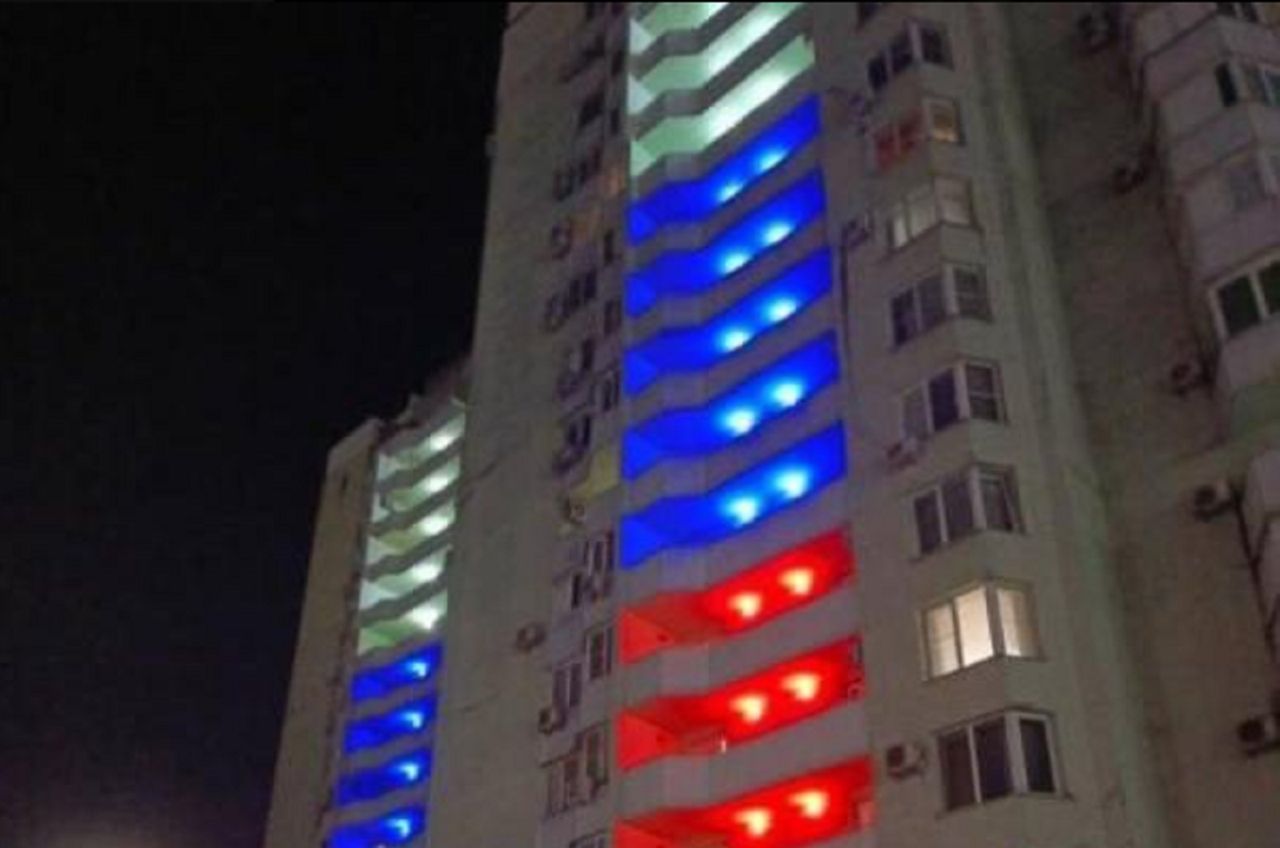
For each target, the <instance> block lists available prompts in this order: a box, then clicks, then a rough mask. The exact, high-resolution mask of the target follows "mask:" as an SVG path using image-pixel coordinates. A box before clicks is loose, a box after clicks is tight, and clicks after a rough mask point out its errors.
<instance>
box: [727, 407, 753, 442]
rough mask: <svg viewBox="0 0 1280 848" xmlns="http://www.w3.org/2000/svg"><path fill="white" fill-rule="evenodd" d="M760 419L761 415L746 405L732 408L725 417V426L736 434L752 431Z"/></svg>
mask: <svg viewBox="0 0 1280 848" xmlns="http://www.w3.org/2000/svg"><path fill="white" fill-rule="evenodd" d="M759 420H760V417H759V416H758V415H756V413H755V412H754V411H752V410H750V409H747V408H745V407H739V408H737V409H733V410H730V411H729V412H728V413H727V414H726V415H725V416H724V419H723V421H724V428H725V429H726V430H728V431H729V432H730V433H732V434H733V435H735V436H742V435H745V434H747V433H750V432H751V430H752V429H753V428H755V426H756V423H757V422H758V421H759Z"/></svg>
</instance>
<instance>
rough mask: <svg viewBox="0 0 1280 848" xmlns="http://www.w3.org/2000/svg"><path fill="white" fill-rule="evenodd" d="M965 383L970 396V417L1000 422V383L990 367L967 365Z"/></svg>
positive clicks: (993, 369)
mask: <svg viewBox="0 0 1280 848" xmlns="http://www.w3.org/2000/svg"><path fill="white" fill-rule="evenodd" d="M964 382H965V387H966V389H967V391H968V394H969V415H970V416H972V417H973V418H981V419H983V420H986V421H999V420H1000V381H999V378H998V377H997V376H996V369H995V368H992V367H991V366H989V365H972V364H969V365H965V367H964Z"/></svg>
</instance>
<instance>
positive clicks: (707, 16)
mask: <svg viewBox="0 0 1280 848" xmlns="http://www.w3.org/2000/svg"><path fill="white" fill-rule="evenodd" d="M730 11H731V5H730V4H729V3H655V4H654V5H653V7H652V8H651V9H649V10H648V11H647V12H645V13H644V14H643V15H641V16H640V17H638V18H637V19H636V20H634V21H632V22H631V31H630V33H629V37H628V39H627V41H628V43H629V44H630V45H631V52H632V53H640V52H642V51H644V50H647V49H648V48H649V47H650V46H651V45H652V44H654V43H655V42H657V41H659V40H661V39H662V38H663V37H664V36H666V35H667V34H668V33H672V32H687V31H690V30H697V29H699V28H700V27H702V26H704V25H706V24H707V22H708V21H710V20H712V19H713V18H715V17H717V16H718V15H720V14H721V13H725V14H727V13H729V12H730Z"/></svg>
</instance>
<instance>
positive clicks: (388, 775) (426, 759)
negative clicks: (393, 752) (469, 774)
mask: <svg viewBox="0 0 1280 848" xmlns="http://www.w3.org/2000/svg"><path fill="white" fill-rule="evenodd" d="M430 776H431V752H430V751H428V750H427V749H426V748H418V749H417V750H414V751H410V752H409V753H406V754H402V755H400V756H397V757H394V758H392V759H391V760H389V761H388V762H385V763H381V764H379V765H377V766H374V767H373V768H368V769H360V770H358V771H353V772H350V773H348V774H344V775H343V776H342V777H340V778H339V779H338V787H337V789H336V790H335V792H334V795H335V800H336V802H337V804H338V806H339V807H347V806H352V805H354V804H361V803H364V802H367V801H374V800H377V799H378V798H382V797H383V796H386V795H390V794H392V793H393V792H400V791H402V790H405V789H408V788H410V787H413V786H418V785H420V784H422V783H424V782H425V781H426V780H427V779H428V778H429V777H430Z"/></svg>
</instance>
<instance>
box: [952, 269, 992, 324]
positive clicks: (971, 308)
mask: <svg viewBox="0 0 1280 848" xmlns="http://www.w3.org/2000/svg"><path fill="white" fill-rule="evenodd" d="M952 274H953V279H954V281H955V291H956V311H957V312H958V313H960V314H961V315H963V316H964V317H966V318H977V319H979V320H982V321H990V320H991V301H989V300H988V299H987V284H986V282H985V281H984V280H983V278H982V274H981V273H980V272H979V271H977V270H976V269H973V268H953V269H952Z"/></svg>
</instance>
